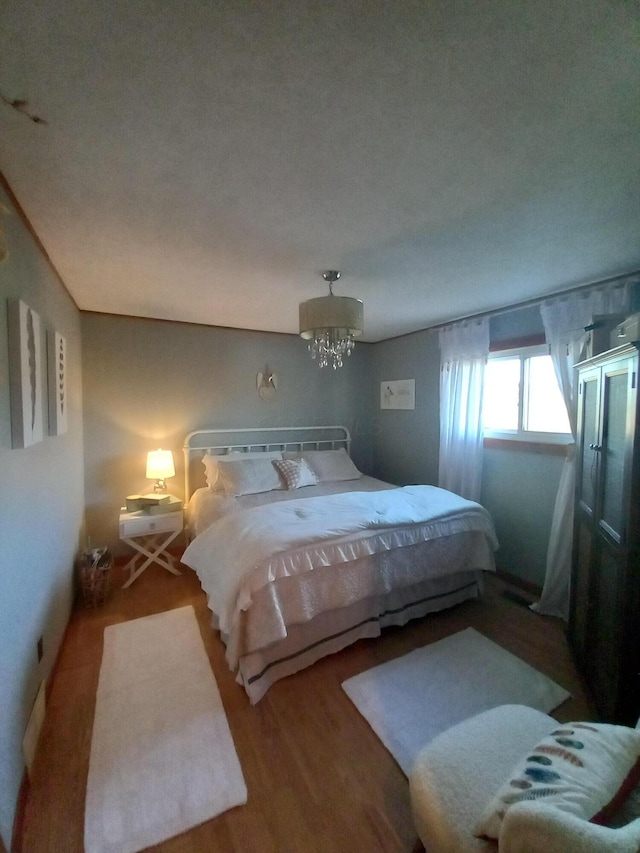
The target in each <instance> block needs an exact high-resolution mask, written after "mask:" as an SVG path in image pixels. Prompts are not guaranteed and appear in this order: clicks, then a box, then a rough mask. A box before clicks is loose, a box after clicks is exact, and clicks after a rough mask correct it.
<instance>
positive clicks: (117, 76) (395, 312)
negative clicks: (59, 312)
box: [0, 0, 640, 341]
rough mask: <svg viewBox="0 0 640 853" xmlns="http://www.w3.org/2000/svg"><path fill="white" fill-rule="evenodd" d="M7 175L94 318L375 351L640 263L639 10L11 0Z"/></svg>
mask: <svg viewBox="0 0 640 853" xmlns="http://www.w3.org/2000/svg"><path fill="white" fill-rule="evenodd" d="M0 92H1V93H2V95H3V96H4V97H5V98H8V99H10V100H12V99H14V98H22V99H27V100H28V102H29V109H31V110H32V111H33V112H34V113H37V114H38V115H40V116H42V117H43V118H44V119H46V121H47V124H46V125H44V124H35V123H32V122H30V121H29V120H28V119H27V118H26V117H25V116H24V115H21V114H20V113H19V112H17V111H15V110H13V109H11V108H10V107H7V106H4V105H0V169H1V170H2V171H3V172H4V174H5V176H6V178H7V180H8V182H9V184H10V185H11V187H12V189H13V191H14V192H15V194H16V196H17V198H18V199H19V201H20V202H21V204H22V206H23V208H24V210H25V212H26V214H27V216H28V217H29V218H30V220H31V222H32V224H33V226H34V228H35V230H36V232H37V233H38V235H39V236H40V238H41V240H42V243H43V244H44V246H45V248H46V250H47V251H48V253H49V255H50V257H51V259H52V261H53V263H54V264H55V266H56V268H57V269H58V271H59V273H60V275H61V276H62V278H63V280H64V282H65V283H66V285H67V287H68V289H69V291H70V292H71V294H72V295H73V297H74V298H75V300H76V302H77V304H78V306H79V307H80V308H82V309H87V310H92V311H106V312H113V313H119V314H131V315H139V316H145V317H158V318H169V319H176V320H183V321H192V322H199V323H207V324H212V325H223V326H232V327H242V328H248V329H264V330H272V331H280V332H297V322H298V321H297V307H298V303H299V302H300V301H301V300H303V299H307V298H310V297H313V296H319V295H323V294H324V293H325V292H326V285H325V283H324V281H323V280H322V278H321V275H320V273H321V271H322V270H324V269H328V268H335V269H339V270H341V272H342V278H341V280H340V282H339V283H338V285H336V288H335V290H336V293H337V294H339V295H348V296H357V297H359V298H361V299H363V300H364V305H365V327H366V332H365V337H364V340H369V341H375V340H381V339H384V338H388V337H392V336H395V335H398V334H402V333H405V332H409V331H412V330H415V329H420V328H425V327H427V326H430V325H434V324H437V323H440V322H443V321H446V320H449V319H453V318H456V317H460V316H464V315H468V314H471V313H475V312H479V311H483V310H487V309H492V308H497V307H500V306H505V305H508V304H511V303H514V302H518V301H521V300H525V299H529V298H533V297H537V296H540V295H543V294H547V293H550V292H553V291H557V290H562V289H564V288H568V287H571V286H573V285H576V284H581V283H586V282H590V281H594V280H597V279H600V278H605V277H609V276H613V275H616V274H618V273H623V272H628V271H631V270H635V269H638V268H640V239H639V235H640V144H639V140H640V133H639V131H640V6H639V5H638V3H637V2H629V0H620V2H613V0H611V2H609V1H608V0H562V2H559V0H532V2H527V0H521V2H514V0H500V2H498V0H483V2H477V0H415V2H409V0H395V2H394V0H389V2H373V0H361V2H356V0H318V2H311V0H290V2H282V1H280V2H279V0H264V2H258V0H252V2H248V0H246V1H245V2H242V0H237V2H235V1H234V0H226V2H214V0H190V2H187V3H178V2H172V0H169V2H161V1H160V0H156V1H155V2H153V1H152V0H146V2H145V0H84V2H83V0H48V2H47V0H3V1H2V4H0Z"/></svg>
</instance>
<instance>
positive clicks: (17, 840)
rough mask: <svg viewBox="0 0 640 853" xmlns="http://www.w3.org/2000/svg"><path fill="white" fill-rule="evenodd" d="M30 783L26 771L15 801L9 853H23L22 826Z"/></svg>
mask: <svg viewBox="0 0 640 853" xmlns="http://www.w3.org/2000/svg"><path fill="white" fill-rule="evenodd" d="M30 787H31V782H30V781H29V774H28V773H27V771H26V769H25V771H24V774H23V776H22V782H21V783H20V790H19V791H18V799H17V801H16V813H15V815H14V818H13V832H12V834H11V853H23V838H24V824H25V820H26V815H27V800H28V799H29V789H30Z"/></svg>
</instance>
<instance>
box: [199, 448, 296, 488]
mask: <svg viewBox="0 0 640 853" xmlns="http://www.w3.org/2000/svg"><path fill="white" fill-rule="evenodd" d="M229 459H282V453H281V452H280V451H279V450H265V451H261V450H252V451H248V452H247V453H242V452H241V451H239V450H231V451H229V453H224V454H223V453H220V454H217V455H215V454H213V453H205V454H204V456H203V457H202V464H203V465H204V476H205V479H206V481H207V486H209V488H210V489H215V490H216V491H220V489H218V488H217V483H218V463H219V462H220V461H226V460H229Z"/></svg>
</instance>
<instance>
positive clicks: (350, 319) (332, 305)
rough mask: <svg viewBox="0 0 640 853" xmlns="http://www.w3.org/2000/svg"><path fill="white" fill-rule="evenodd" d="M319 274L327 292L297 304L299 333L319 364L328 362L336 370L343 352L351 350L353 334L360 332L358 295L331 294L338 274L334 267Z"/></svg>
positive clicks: (326, 364)
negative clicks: (327, 288)
mask: <svg viewBox="0 0 640 853" xmlns="http://www.w3.org/2000/svg"><path fill="white" fill-rule="evenodd" d="M322 277H323V278H324V280H325V281H327V282H328V283H329V296H323V297H320V298H317V299H309V300H307V301H306V302H302V303H301V304H300V335H301V337H303V338H305V339H307V340H308V341H309V345H308V350H309V353H310V354H311V358H312V359H314V361H317V363H318V366H319V367H321V368H322V367H328V366H329V365H331V367H332V368H333V369H334V370H338V369H339V368H341V367H342V366H343V364H344V357H345V355H346V356H350V355H351V353H352V352H353V349H354V347H355V341H354V338H355V337H357V336H358V335H361V334H362V326H363V322H362V319H363V306H362V302H361V300H360V299H353V298H351V297H348V296H334V293H333V283H334V282H335V281H337V280H338V279H339V278H340V273H339V272H338V271H337V270H328V271H327V272H324V273H323V274H322Z"/></svg>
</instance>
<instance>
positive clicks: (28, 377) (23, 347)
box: [7, 299, 44, 447]
mask: <svg viewBox="0 0 640 853" xmlns="http://www.w3.org/2000/svg"><path fill="white" fill-rule="evenodd" d="M7 308H8V311H7V315H8V326H9V328H8V332H9V386H10V396H11V443H12V446H13V447H29V446H30V445H32V444H36V443H37V442H39V441H42V437H43V420H44V418H43V406H42V395H43V390H42V344H41V337H40V317H39V316H38V314H36V312H35V311H33V310H32V309H31V308H30V307H29V306H28V305H27V304H26V302H23V301H22V300H21V299H9V301H8V305H7Z"/></svg>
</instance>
